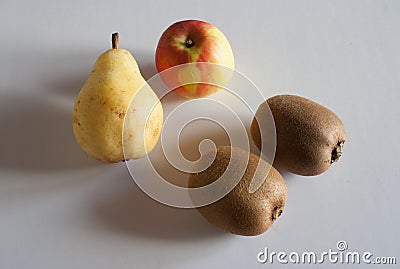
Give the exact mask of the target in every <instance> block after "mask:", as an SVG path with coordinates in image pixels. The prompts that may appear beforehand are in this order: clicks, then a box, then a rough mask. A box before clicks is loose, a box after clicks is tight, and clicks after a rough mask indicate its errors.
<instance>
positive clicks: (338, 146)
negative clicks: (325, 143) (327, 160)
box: [331, 141, 344, 164]
mask: <svg viewBox="0 0 400 269" xmlns="http://www.w3.org/2000/svg"><path fill="white" fill-rule="evenodd" d="M343 145H344V141H339V142H338V143H337V144H336V147H335V148H334V149H333V150H332V157H331V164H332V163H334V162H337V161H338V160H339V158H340V156H342V150H343Z"/></svg>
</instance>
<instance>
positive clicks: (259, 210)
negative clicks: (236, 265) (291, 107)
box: [188, 146, 287, 236]
mask: <svg viewBox="0 0 400 269" xmlns="http://www.w3.org/2000/svg"><path fill="white" fill-rule="evenodd" d="M204 155H205V156H202V158H201V159H200V160H199V163H200V164H201V163H202V162H204V161H206V160H207V159H209V158H211V157H213V158H214V156H215V158H214V160H213V161H212V163H211V165H210V166H209V167H208V168H207V169H205V170H203V171H201V172H198V173H192V174H190V176H189V182H188V186H189V187H190V188H199V187H203V186H206V185H208V184H211V183H213V182H215V181H217V180H221V178H222V177H221V176H222V175H223V174H224V175H226V177H224V178H226V179H227V180H228V182H225V183H224V184H223V186H225V187H226V186H229V182H238V183H237V184H236V185H235V186H234V187H233V188H232V189H231V191H230V192H229V193H228V194H226V195H225V196H224V197H222V198H221V199H219V200H217V201H216V202H214V203H211V204H208V205H205V206H201V207H197V210H198V211H199V212H200V214H201V215H202V216H203V217H204V218H205V219H206V220H207V221H208V222H210V223H211V224H213V225H215V226H216V227H218V228H220V229H222V230H224V231H227V232H230V233H233V234H237V235H244V236H254V235H259V234H261V233H264V232H265V231H266V230H267V229H268V228H269V227H270V226H271V225H272V224H273V223H274V221H275V220H276V219H277V218H278V217H279V216H280V215H281V214H282V212H283V209H284V206H285V202H286V199H287V187H286V183H285V181H284V179H283V177H282V176H281V175H280V173H279V172H278V171H277V170H276V169H275V168H273V167H272V166H271V165H270V164H269V163H267V162H266V161H264V160H262V159H261V158H259V157H258V156H256V155H254V154H251V153H249V152H247V151H244V150H242V149H239V148H235V147H230V146H219V147H217V152H216V153H215V150H214V151H211V152H209V153H206V154H204ZM230 162H231V164H229V163H230ZM228 164H229V166H230V167H233V169H228V170H227V168H228ZM231 165H232V166H231ZM241 167H243V168H244V169H243V171H244V173H240V172H239V171H240V170H241V169H240V168H241ZM238 177H240V179H239V178H238ZM253 180H256V181H260V180H261V182H262V183H261V184H260V187H259V188H258V189H257V190H255V191H254V192H250V190H249V189H250V184H251V182H252V181H253ZM189 190H190V189H189ZM189 195H190V198H191V199H192V201H193V203H194V204H196V202H197V200H198V198H199V197H197V198H196V197H194V196H192V195H191V193H190V192H189Z"/></svg>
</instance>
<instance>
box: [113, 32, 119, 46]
mask: <svg viewBox="0 0 400 269" xmlns="http://www.w3.org/2000/svg"><path fill="white" fill-rule="evenodd" d="M118 43H119V34H118V33H113V34H112V35H111V45H112V48H113V49H118Z"/></svg>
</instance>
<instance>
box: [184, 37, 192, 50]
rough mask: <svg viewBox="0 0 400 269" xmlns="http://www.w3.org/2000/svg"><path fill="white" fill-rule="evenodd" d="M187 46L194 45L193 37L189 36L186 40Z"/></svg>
mask: <svg viewBox="0 0 400 269" xmlns="http://www.w3.org/2000/svg"><path fill="white" fill-rule="evenodd" d="M185 45H186V48H191V47H193V40H192V39H191V38H189V39H188V40H186V44H185Z"/></svg>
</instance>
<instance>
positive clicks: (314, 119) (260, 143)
mask: <svg viewBox="0 0 400 269" xmlns="http://www.w3.org/2000/svg"><path fill="white" fill-rule="evenodd" d="M268 106H269V109H270V111H271V113H272V116H273V119H274V121H275V127H276V155H275V160H274V165H276V166H278V167H280V168H283V169H285V170H287V171H289V172H291V173H294V174H298V175H303V176H314V175H318V174H321V173H323V172H325V171H326V170H327V169H328V168H329V167H330V166H331V164H332V163H334V162H336V161H338V160H339V158H340V156H341V155H342V149H343V145H344V143H345V141H346V131H345V127H344V125H343V123H342V121H341V120H340V119H339V117H338V116H336V114H335V113H333V112H332V111H331V110H329V109H328V108H326V107H324V106H322V105H320V104H317V103H315V102H313V101H311V100H308V99H306V98H303V97H300V96H295V95H277V96H274V97H271V98H269V99H268V100H267V101H266V102H264V103H262V104H261V105H260V106H259V108H258V110H257V112H256V115H255V117H254V119H253V122H252V124H251V127H250V132H251V136H252V138H253V141H254V143H255V145H256V146H257V147H258V148H259V149H260V150H261V151H262V150H263V149H262V147H265V148H267V147H268V144H270V143H271V141H269V140H268V139H269V138H270V137H271V135H270V133H271V130H268V128H265V126H267V125H265V124H263V123H264V122H265V121H268V117H267V111H268V112H269V110H268V109H267V108H268ZM260 127H261V128H260Z"/></svg>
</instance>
